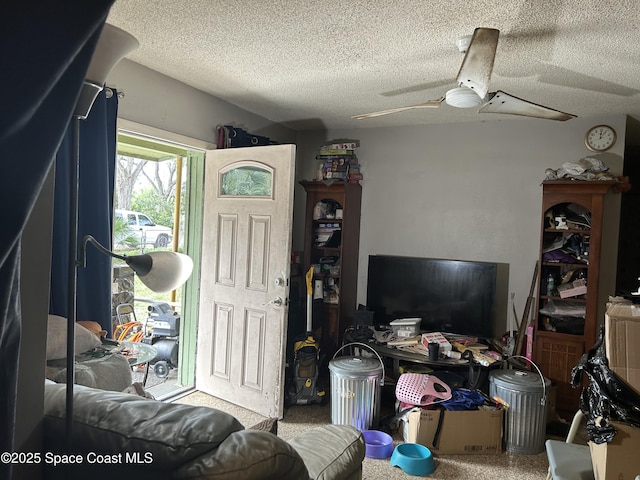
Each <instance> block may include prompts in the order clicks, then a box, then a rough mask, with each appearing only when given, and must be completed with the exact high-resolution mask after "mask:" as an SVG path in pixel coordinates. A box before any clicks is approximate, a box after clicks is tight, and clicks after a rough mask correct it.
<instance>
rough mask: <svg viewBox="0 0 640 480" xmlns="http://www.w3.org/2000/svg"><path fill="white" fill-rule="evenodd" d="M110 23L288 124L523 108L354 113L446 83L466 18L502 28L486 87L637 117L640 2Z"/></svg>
mask: <svg viewBox="0 0 640 480" xmlns="http://www.w3.org/2000/svg"><path fill="white" fill-rule="evenodd" d="M107 22H108V23H110V24H112V25H115V26H117V27H120V28H122V29H124V30H126V31H127V32H129V33H131V34H132V35H134V36H135V37H136V38H137V39H138V40H139V42H140V47H139V48H138V49H137V50H136V51H134V52H133V53H131V54H130V55H129V56H128V58H129V59H131V60H132V61H134V62H136V63H139V64H142V65H145V66H147V67H149V68H151V69H153V70H156V71H158V72H161V73H163V74H165V75H168V76H170V77H173V78H175V79H177V80H180V81H182V82H184V83H186V84H188V85H191V86H193V87H195V88H198V89H200V90H203V91H205V92H208V93H210V94H212V95H215V96H217V97H220V98H223V99H225V100H227V101H229V102H230V103H233V104H235V105H238V106H239V107H242V108H244V109H246V110H249V111H251V112H255V113H257V114H259V115H262V116H264V117H266V118H268V119H270V120H272V121H275V122H279V123H283V124H286V125H289V126H291V127H292V128H295V129H310V128H314V129H315V128H353V127H358V128H362V127H383V126H401V125H418V124H432V123H451V122H469V121H486V120H498V119H517V118H519V117H514V116H506V115H496V114H478V113H477V110H476V109H464V110H463V109H456V108H453V107H450V106H448V105H446V104H443V105H442V106H441V107H440V108H439V109H421V110H412V111H407V112H403V113H399V114H395V115H389V116H384V117H377V118H372V119H368V120H354V119H351V118H350V117H351V116H352V115H356V114H361V113H366V112H371V111H376V110H383V109H388V108H393V107H400V106H404V105H411V104H415V103H421V102H425V101H427V100H430V99H435V98H439V97H441V96H442V95H443V94H444V93H445V92H446V91H447V90H448V89H450V88H452V87H455V86H456V85H455V77H456V75H457V73H458V69H459V67H460V64H461V62H462V59H463V55H462V54H461V53H459V52H458V50H457V48H456V46H455V42H456V40H457V38H458V37H460V36H461V35H470V34H471V33H473V30H474V28H475V27H492V28H497V29H499V30H500V40H499V43H498V50H497V53H496V58H495V65H494V70H493V75H492V77H491V84H490V91H495V90H503V91H506V92H507V93H510V94H512V95H516V96H518V97H521V98H524V99H527V100H529V101H532V102H535V103H539V104H542V105H545V106H549V107H552V108H555V109H558V110H562V111H565V112H569V113H573V114H575V115H578V116H580V117H587V116H596V115H608V114H619V113H624V114H630V115H637V116H638V117H640V48H639V47H638V41H639V40H640V35H639V33H640V2H638V1H637V0H618V1H616V0H604V1H603V0H580V1H579V0H565V1H562V0H528V1H527V0H492V1H484V0H468V1H466V2H461V1H457V0H432V1H427V0H413V1H410V0H386V1H383V0H368V1H365V0H343V1H338V0H291V1H289V0H279V1H278V0H239V1H235V2H230V1H228V0H224V1H223V0H144V1H143V0H116V2H115V4H114V6H113V8H112V10H111V13H110V15H109V17H108V19H107ZM229 121H233V119H229ZM539 121H547V122H548V121H551V120H539Z"/></svg>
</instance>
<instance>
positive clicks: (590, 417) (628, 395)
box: [571, 326, 640, 444]
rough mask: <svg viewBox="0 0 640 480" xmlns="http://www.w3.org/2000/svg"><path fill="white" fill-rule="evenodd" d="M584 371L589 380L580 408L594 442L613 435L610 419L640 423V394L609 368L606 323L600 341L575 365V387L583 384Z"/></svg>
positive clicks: (614, 432) (599, 441)
mask: <svg viewBox="0 0 640 480" xmlns="http://www.w3.org/2000/svg"><path fill="white" fill-rule="evenodd" d="M583 373H584V374H586V375H587V377H588V379H589V384H588V385H587V386H586V387H585V388H583V390H582V393H581V395H580V410H582V413H583V414H584V416H585V418H586V420H587V432H588V434H589V439H590V440H591V441H592V442H594V443H598V444H600V443H605V442H610V441H611V440H612V439H613V437H614V436H615V434H616V430H615V428H613V426H612V425H611V424H610V423H609V420H614V421H618V422H622V423H627V424H629V425H633V426H634V427H640V395H639V394H638V393H637V392H636V391H635V390H633V389H632V388H631V387H629V386H628V385H627V384H626V383H624V381H622V380H621V379H620V377H618V376H617V375H616V374H615V373H614V372H613V371H611V369H609V362H608V361H607V357H606V352H605V346H604V326H602V327H601V328H600V335H599V337H598V340H597V341H596V344H595V345H594V346H593V347H592V348H591V350H589V351H588V352H586V353H585V354H584V355H582V358H581V359H580V362H579V363H578V365H576V366H575V367H573V370H572V371H571V385H572V386H573V387H579V386H580V385H581V384H582V378H583Z"/></svg>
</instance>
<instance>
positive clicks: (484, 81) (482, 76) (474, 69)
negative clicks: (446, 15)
mask: <svg viewBox="0 0 640 480" xmlns="http://www.w3.org/2000/svg"><path fill="white" fill-rule="evenodd" d="M499 35H500V31H499V30H496V29H495V28H476V29H475V30H474V32H473V36H472V37H471V43H470V44H469V48H468V49H467V53H465V55H464V60H462V65H461V66H460V70H459V71H458V76H457V78H456V81H457V82H458V84H459V85H461V86H465V87H468V88H471V89H472V90H475V92H476V93H477V94H478V95H479V96H480V97H481V98H484V97H485V96H486V95H487V92H488V91H489V80H490V79H491V72H492V71H493V62H494V60H495V58H496V49H497V48H498V37H499Z"/></svg>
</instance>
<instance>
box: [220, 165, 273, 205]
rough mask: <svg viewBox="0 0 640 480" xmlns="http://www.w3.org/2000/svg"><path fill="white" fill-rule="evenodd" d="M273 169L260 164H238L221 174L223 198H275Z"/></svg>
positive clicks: (221, 193)
mask: <svg viewBox="0 0 640 480" xmlns="http://www.w3.org/2000/svg"><path fill="white" fill-rule="evenodd" d="M273 173H274V172H273V169H272V168H270V167H268V166H267V165H264V164H261V163H258V162H250V161H246V162H238V163H234V164H232V165H229V166H228V167H227V168H226V169H224V170H222V171H221V172H220V191H219V196H221V197H267V198H273Z"/></svg>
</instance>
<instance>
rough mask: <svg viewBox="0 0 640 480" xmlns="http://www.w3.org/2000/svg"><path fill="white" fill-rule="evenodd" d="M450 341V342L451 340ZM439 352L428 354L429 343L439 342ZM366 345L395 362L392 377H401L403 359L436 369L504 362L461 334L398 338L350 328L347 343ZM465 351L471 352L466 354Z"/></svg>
mask: <svg viewBox="0 0 640 480" xmlns="http://www.w3.org/2000/svg"><path fill="white" fill-rule="evenodd" d="M449 340H451V341H449ZM438 342H439V349H438V353H437V355H434V354H433V353H432V355H431V356H430V355H429V351H428V344H429V343H438ZM350 343H352V344H354V345H356V346H357V344H358V343H361V344H365V345H366V346H367V347H369V348H371V349H372V350H373V351H375V352H376V353H377V354H378V355H380V357H382V358H389V359H390V360H391V361H392V367H393V376H394V378H398V377H399V376H400V374H401V373H402V372H401V371H400V370H401V362H407V363H413V364H422V365H427V366H429V367H434V368H436V369H450V368H459V367H468V366H470V365H471V366H478V367H487V368H488V367H492V366H494V365H495V366H497V365H500V364H502V361H501V355H498V354H495V353H496V352H489V349H488V346H485V345H479V344H478V343H477V339H469V338H467V337H461V336H455V335H454V336H449V339H447V338H445V337H444V335H442V334H440V333H438V334H430V333H425V334H420V335H414V336H410V337H398V336H393V335H391V334H386V335H385V333H382V334H380V333H379V332H376V331H372V333H371V335H370V336H369V335H367V334H363V333H362V331H360V332H358V331H354V330H347V331H346V332H345V334H344V344H345V345H346V344H350ZM465 352H468V353H467V354H465Z"/></svg>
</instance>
